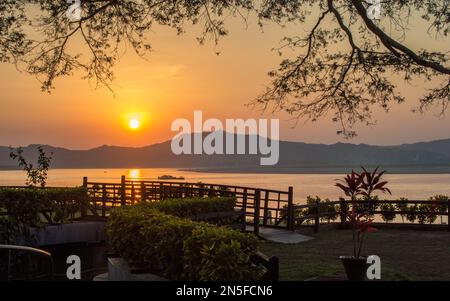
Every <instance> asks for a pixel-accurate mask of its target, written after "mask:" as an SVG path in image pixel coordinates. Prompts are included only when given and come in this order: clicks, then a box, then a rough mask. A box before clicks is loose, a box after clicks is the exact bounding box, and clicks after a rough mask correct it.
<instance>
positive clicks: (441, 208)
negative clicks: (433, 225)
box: [430, 195, 449, 224]
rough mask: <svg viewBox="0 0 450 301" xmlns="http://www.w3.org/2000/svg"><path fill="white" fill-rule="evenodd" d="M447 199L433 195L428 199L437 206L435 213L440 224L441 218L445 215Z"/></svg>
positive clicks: (443, 196) (446, 197) (444, 196)
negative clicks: (438, 215)
mask: <svg viewBox="0 0 450 301" xmlns="http://www.w3.org/2000/svg"><path fill="white" fill-rule="evenodd" d="M448 199H449V197H448V196H446V195H435V196H432V197H431V198H430V201H431V202H435V203H436V206H437V211H438V212H439V214H440V215H441V224H443V220H442V216H443V215H445V214H446V213H447V210H448V205H447V202H448Z"/></svg>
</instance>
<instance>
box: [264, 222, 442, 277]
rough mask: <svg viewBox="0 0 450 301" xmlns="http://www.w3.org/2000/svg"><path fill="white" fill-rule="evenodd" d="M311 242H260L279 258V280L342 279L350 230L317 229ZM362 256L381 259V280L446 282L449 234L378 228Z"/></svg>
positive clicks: (268, 251)
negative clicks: (317, 231)
mask: <svg viewBox="0 0 450 301" xmlns="http://www.w3.org/2000/svg"><path fill="white" fill-rule="evenodd" d="M314 236H315V237H316V238H315V239H314V240H312V241H309V242H305V243H300V244H295V245H283V244H277V243H270V242H263V243H262V247H261V251H262V252H263V253H265V254H267V255H270V256H272V255H275V256H278V257H279V259H280V279H281V280H308V279H313V278H316V277H323V278H326V277H328V276H333V277H334V276H335V275H337V276H338V277H339V278H340V277H343V276H342V275H343V274H344V268H343V266H342V264H341V261H340V260H339V256H340V255H352V250H353V247H352V233H351V230H334V229H333V230H331V229H330V230H321V232H319V233H318V234H316V235H314ZM363 253H364V254H368V255H378V256H379V257H380V258H381V277H382V280H447V281H448V280H450V233H449V232H446V231H429V232H428V231H410V230H394V229H379V230H378V231H377V232H375V233H370V234H369V236H368V237H367V240H366V244H365V248H364V250H363Z"/></svg>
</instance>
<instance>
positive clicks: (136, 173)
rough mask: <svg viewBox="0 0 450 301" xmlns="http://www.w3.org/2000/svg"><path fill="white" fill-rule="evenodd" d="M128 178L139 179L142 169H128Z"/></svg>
mask: <svg viewBox="0 0 450 301" xmlns="http://www.w3.org/2000/svg"><path fill="white" fill-rule="evenodd" d="M127 178H129V179H132V180H139V179H140V178H141V170H140V169H130V170H128V175H127Z"/></svg>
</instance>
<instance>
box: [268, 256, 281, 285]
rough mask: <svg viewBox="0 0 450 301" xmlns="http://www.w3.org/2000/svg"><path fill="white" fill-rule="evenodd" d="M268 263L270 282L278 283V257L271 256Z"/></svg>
mask: <svg viewBox="0 0 450 301" xmlns="http://www.w3.org/2000/svg"><path fill="white" fill-rule="evenodd" d="M269 263H270V281H278V280H279V278H280V262H279V260H278V257H276V256H272V257H270V258H269Z"/></svg>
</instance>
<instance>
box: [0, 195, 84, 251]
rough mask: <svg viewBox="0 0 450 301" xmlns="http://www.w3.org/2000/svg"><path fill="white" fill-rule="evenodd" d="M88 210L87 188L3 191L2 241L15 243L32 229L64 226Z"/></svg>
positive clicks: (0, 207)
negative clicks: (73, 217)
mask: <svg viewBox="0 0 450 301" xmlns="http://www.w3.org/2000/svg"><path fill="white" fill-rule="evenodd" d="M88 206H89V200H88V197H87V192H86V189H85V188H83V187H79V188H78V187H77V188H0V226H1V229H2V230H1V231H0V235H1V236H0V241H1V242H4V243H8V242H12V241H14V239H15V238H17V237H16V236H17V235H20V234H23V235H26V229H27V228H29V227H43V226H44V225H46V224H54V223H64V222H66V221H67V220H68V219H69V218H70V217H71V216H73V215H75V214H77V213H80V212H82V211H84V210H86V209H87V207H88Z"/></svg>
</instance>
